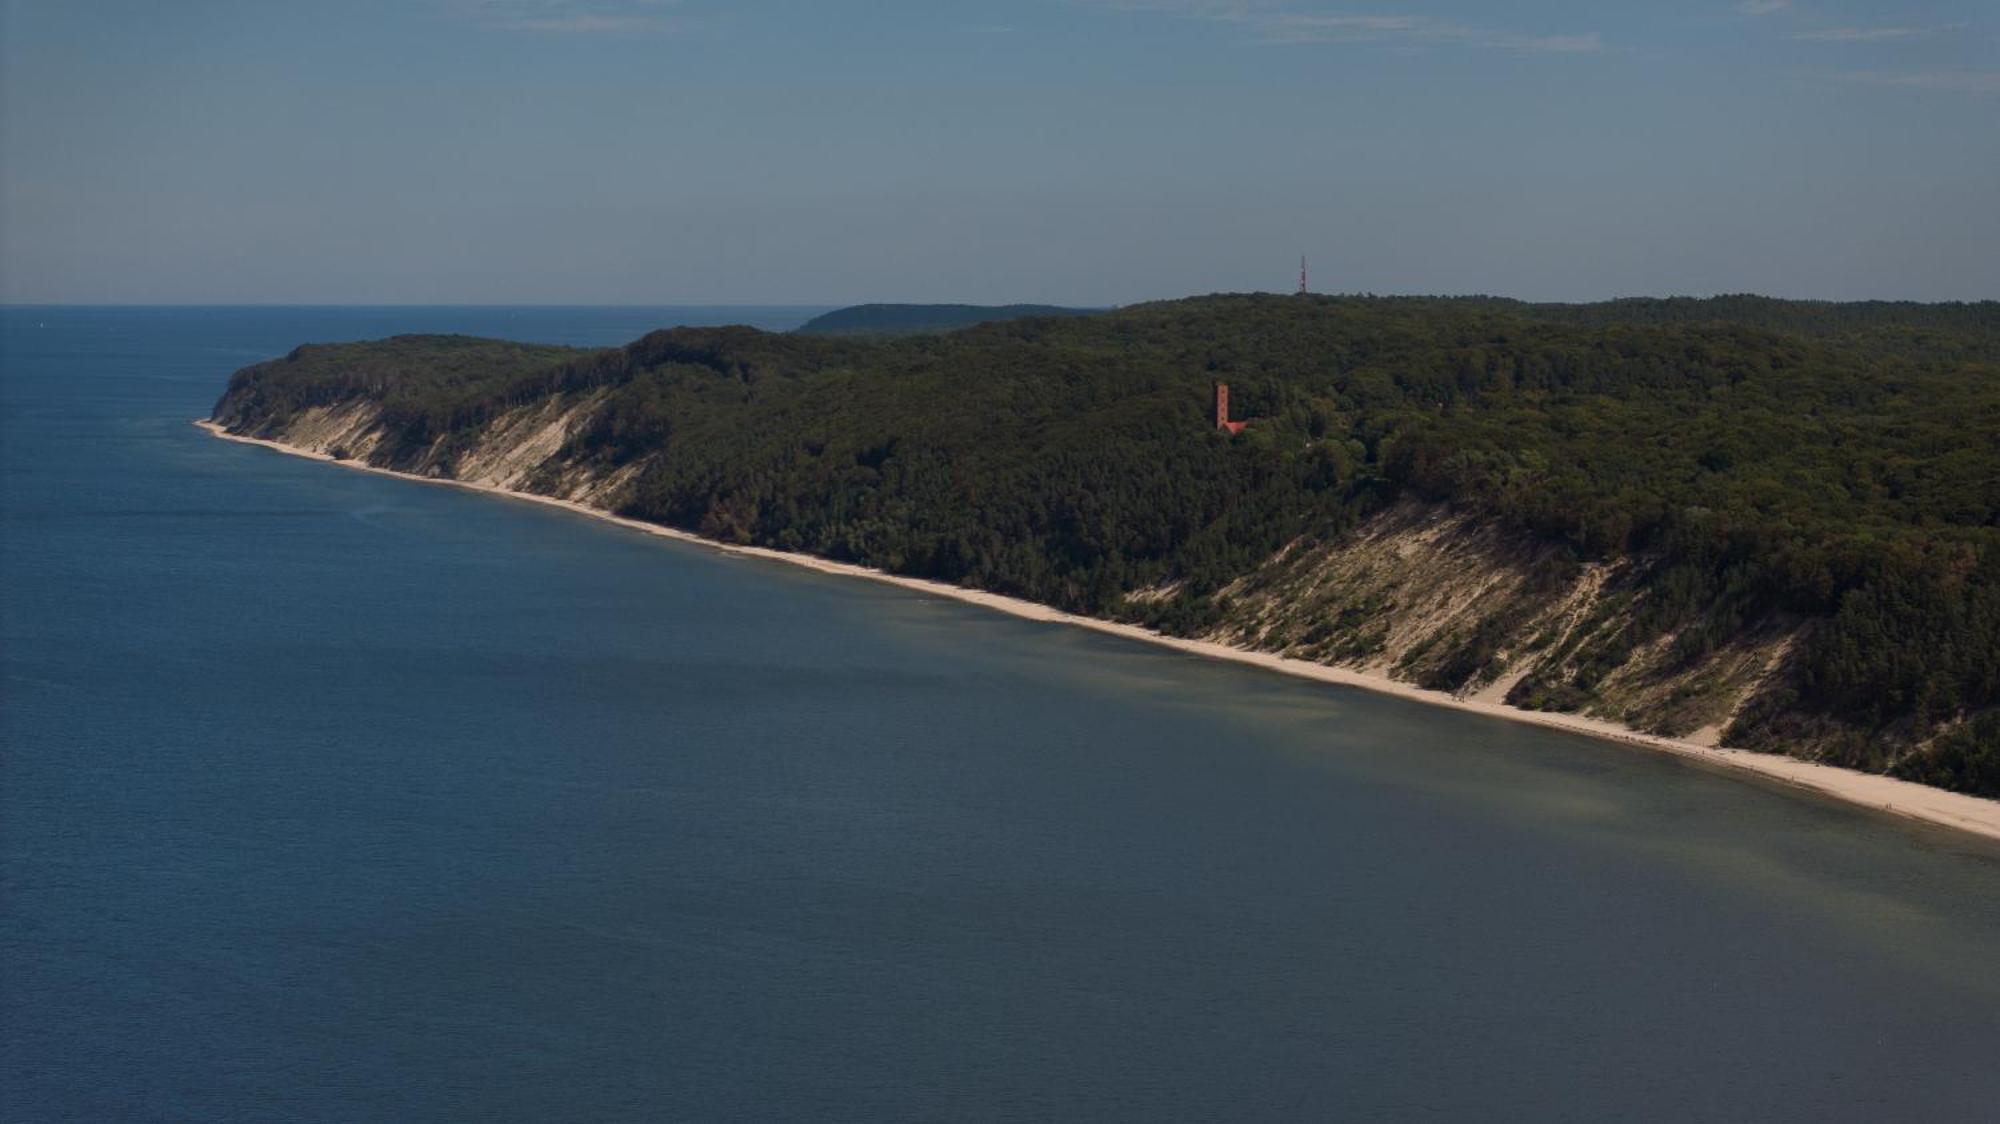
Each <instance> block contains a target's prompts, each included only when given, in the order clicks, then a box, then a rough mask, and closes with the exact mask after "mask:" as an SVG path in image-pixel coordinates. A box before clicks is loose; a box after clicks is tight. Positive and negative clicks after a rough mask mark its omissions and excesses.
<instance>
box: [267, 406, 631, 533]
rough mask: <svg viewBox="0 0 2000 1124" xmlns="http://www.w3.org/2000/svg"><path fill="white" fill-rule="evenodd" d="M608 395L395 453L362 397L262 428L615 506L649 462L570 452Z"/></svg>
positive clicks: (474, 480)
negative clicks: (597, 461)
mask: <svg viewBox="0 0 2000 1124" xmlns="http://www.w3.org/2000/svg"><path fill="white" fill-rule="evenodd" d="M602 403H603V395H602V393H594V394H587V395H582V396H578V397H567V396H558V397H553V398H549V399H546V400H544V401H542V402H539V403H536V404H534V405H531V406H523V407H520V408H517V409H514V410H509V411H507V412H505V413H503V414H501V415H499V416H498V417H496V418H494V419H493V420H492V421H491V422H490V423H488V424H487V425H486V426H485V427H483V428H482V429H480V430H479V431H478V433H477V435H476V436H475V437H474V438H472V439H471V440H470V442H467V441H465V440H464V439H460V440H458V441H457V442H453V441H452V440H451V439H449V438H439V439H438V440H437V441H434V442H432V443H431V445H430V446H429V447H427V448H425V449H422V450H420V451H418V452H416V453H414V454H412V453H408V452H404V453H401V454H394V453H392V452H391V450H390V449H389V446H388V444H387V443H386V442H385V441H384V429H383V424H382V410H381V407H380V406H379V405H378V404H376V403H374V402H368V401H360V400H357V401H353V402H347V403H342V404H340V405H337V406H314V407H311V408H309V409H306V410H302V411H300V412H299V413H298V414H296V415H295V416H293V417H292V418H291V419H290V420H289V421H287V422H286V423H285V424H283V425H282V426H279V427H276V428H275V429H273V430H272V431H270V432H260V433H259V435H260V436H264V437H267V438H269V439H270V440H272V441H276V442H278V443H280V444H283V445H287V446H290V447H292V448H296V449H302V450H304V451H306V452H310V453H318V454H320V455H322V456H330V457H334V458H336V459H340V460H357V461H361V462H363V463H365V464H369V465H373V466H374V467H377V468H387V469H393V470H395V471H397V472H406V473H409V474H411V475H414V476H429V477H449V478H451V479H454V480H462V481H465V482H466V483H469V484H480V485H485V486H488V487H493V488H502V489H505V490H507V491H513V492H532V493H535V494H537V495H550V496H555V497H557V498H560V499H566V500H572V501H575V502H578V503H584V504H588V505H590V506H593V507H602V508H605V509H607V510H609V509H611V508H613V507H615V506H616V505H617V500H618V493H620V492H621V491H622V490H623V488H624V486H625V485H626V484H628V483H630V482H631V480H632V478H633V477H634V476H636V475H638V473H639V472H640V471H641V470H642V469H643V467H644V462H643V461H640V462H634V463H632V464H628V465H624V466H622V467H620V468H618V469H616V470H609V471H606V470H598V469H595V468H593V467H591V466H586V465H582V464H577V463H573V462H571V461H570V460H568V459H567V458H565V457H564V456H563V449H564V446H565V445H566V444H567V443H568V442H569V439H570V438H571V437H572V436H574V435H575V434H576V433H577V431H578V430H580V429H581V428H582V427H584V426H585V425H587V424H589V422H590V419H591V416H592V415H593V413H594V412H595V411H596V409H597V408H598V407H599V406H600V405H602Z"/></svg>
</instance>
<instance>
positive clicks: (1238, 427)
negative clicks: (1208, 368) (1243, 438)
mask: <svg viewBox="0 0 2000 1124" xmlns="http://www.w3.org/2000/svg"><path fill="white" fill-rule="evenodd" d="M1246 424H1248V423H1246V422H1240V421H1230V420H1229V384H1228V383H1226V382H1219V383H1216V384H1215V428H1217V429H1220V430H1223V431H1224V432H1227V433H1241V432H1243V427H1244V426H1245V425H1246Z"/></svg>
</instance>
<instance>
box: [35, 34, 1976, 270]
mask: <svg viewBox="0 0 2000 1124" xmlns="http://www.w3.org/2000/svg"><path fill="white" fill-rule="evenodd" d="M0 2H4V3H5V7H4V21H5V23H4V26H0V41H4V52H5V54H4V59H0V83H4V89H0V95H4V100H0V155H3V156H4V158H5V159H4V163H0V168H4V170H0V208H4V209H0V235H4V242H0V299H4V300H6V301H9V302H139V303H148V302H160V303H202V302H218V303H220V302H326V303H350V302H352V303H399V302H414V303H485V302H493V303H511V302H519V303H715V304H722V303H739V302H740V303H792V302H797V303H829V304H832V303H846V302H850V301H863V300H940V301H943V300H964V301H1006V300H1051V301H1062V302H1071V303H1087V304H1110V303H1125V302H1129V301H1135V300H1142V299H1149V298H1156V297H1169V296H1178V295H1183V294H1187V293H1195V292H1210V291H1217V290H1242V289H1279V290H1282V289H1286V288H1289V287H1290V286H1291V285H1292V284H1293V279H1294V275H1295V273H1296V270H1297V258H1298V255H1299V254H1300V253H1302V252H1303V253H1307V254H1310V255H1311V256H1312V259H1313V272H1314V281H1315V287H1316V288H1318V289H1321V290H1324V291H1349V292H1352V291H1369V292H1450V293H1465V292H1490V293H1499V294H1504V295H1510V296H1520V297H1527V298H1536V299H1595V298H1601V297H1609V296H1617V295H1631V294H1641V293H1656V294H1657V293H1713V292H1738V291H1758V292H1769V293H1775V294H1779V295H1787V296H1802V297H1825V298H1859V297H1912V298H1920V299H1974V298H1996V297H2000V4H1996V3H1994V2H1993V0H1976V2H1975V0H1937V2H1930V3H1914V2H1912V3H1876V4H1862V3H1844V2H1837V0H1791V2H1789V3H1787V2H1782V0H1750V2H1748V3H1743V2H1737V0H1720V2H1715V3H1710V2H1707V0H1680V2H1675V3H1645V4H1636V3H1635V4H1622V5H1621V4H1604V3H1581V2H1567V0H1528V2H1523V3H1510V4H1499V3H1465V2H1458V3H1447V2H1439V3H1409V4H1406V3H1395V2H1390V0H1384V2H1381V3H1365V2H1364V3H1355V4H1343V3H1333V2H1321V0H1297V2H1289V0H1286V2H1280V0H1272V2H1260V0H1234V2H1229V0H1018V2H1013V3H957V2H952V0H931V2H928V3H920V2H902V0H870V2H867V3H860V2H850V0H813V2H805V0H794V2H784V0H740V2H735V3H723V2H718V0H679V2H672V0H655V2H646V0H403V2H400V3H388V2H371V0H351V2H346V3H325V2H321V3H304V2H287V0H238V2H209V0H177V2H175V3H156V2H145V3H114V2H110V0H0Z"/></svg>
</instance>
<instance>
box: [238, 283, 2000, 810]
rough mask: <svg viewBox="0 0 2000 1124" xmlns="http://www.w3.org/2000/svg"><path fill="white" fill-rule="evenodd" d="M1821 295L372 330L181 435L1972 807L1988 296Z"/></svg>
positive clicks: (316, 354) (314, 354)
mask: <svg viewBox="0 0 2000 1124" xmlns="http://www.w3.org/2000/svg"><path fill="white" fill-rule="evenodd" d="M1591 307H1593V308H1601V307H1602V306H1591ZM1758 307H1759V311H1760V314H1762V315H1765V316H1767V317H1768V316H1769V315H1771V314H1772V309H1771V308H1770V307H1768V306H1765V305H1759V306H1758ZM1841 307H1843V306H1834V307H1833V308H1832V309H1826V308H1819V307H1817V306H1815V307H1814V308H1812V309H1810V310H1808V311H1810V312H1811V314H1812V316H1813V317H1815V318H1816V319H1815V323H1823V324H1826V325H1830V327H1829V328H1828V329H1827V330H1825V331H1821V330H1818V329H1813V330H1808V329H1806V328H1804V327H1801V328H1800V329H1799V330H1796V331H1792V332H1774V331H1771V330H1769V329H1767V328H1749V327H1745V326H1743V325H1738V324H1731V323H1728V322H1726V321H1718V322H1714V323H1697V324H1689V323H1684V322H1679V321H1684V320H1686V319H1687V316H1688V311H1687V309H1686V308H1685V307H1682V306H1674V307H1673V308H1672V309H1671V315H1672V318H1673V319H1674V320H1675V321H1676V322H1674V323H1669V324H1651V323H1637V324H1632V323H1613V324H1611V325H1609V326H1605V325H1599V324H1594V323H1552V322H1551V317H1550V316H1549V315H1547V314H1545V313H1543V312H1540V311H1537V310H1536V309H1535V308H1531V307H1529V306H1507V307H1503V308H1497V309H1496V308H1495V307H1493V304H1492V302H1465V301H1430V302H1424V301H1403V300H1394V301H1371V300H1319V299H1304V300H1301V299H1297V298H1204V299H1201V300H1193V301H1185V302H1171V303H1169V304H1165V305H1157V306H1142V307H1141V308H1138V309H1128V310H1121V311H1120V312H1118V313H1110V314H1105V315H1103V316H1098V317H1091V318H1088V319H1083V320H1073V321H1037V320H1028V321H1021V322H1017V323H1013V324H991V325H986V326H984V327H978V328H974V329H970V330H968V331H965V332H960V333H955V334H953V335H950V336H936V337H922V338H913V339H908V340H880V341H860V340H812V339H802V338H800V337H797V336H771V335H767V334H764V333H759V332H755V331H751V330H749V329H702V330H694V329H686V330H677V331H672V332H659V333H654V334H653V335H650V336H647V337H646V338H644V339H642V340H639V341H636V342H635V343H634V344H632V345H629V346H628V347H625V348H619V349H610V350H608V351H602V352H588V353H577V352H569V351H564V350H561V349H533V348H525V347H520V346H518V345H508V344H499V343H495V342H493V341H465V340H458V339H447V340H442V341H440V340H436V339H431V340H411V339H401V340H391V341H382V342H380V343H375V344H357V345H343V346H336V347H327V348H312V349H302V350H301V351H299V352H295V353H293V355H291V356H288V357H287V358H286V359H283V360H277V361H273V362H272V363H268V364H260V365H258V366H256V367H252V368H249V369H246V370H245V371H243V372H240V373H239V374H238V375H237V376H236V378H235V379H234V380H232V383H231V387H230V390H229V392H228V393H227V394H225V395H224V397H223V399H222V401H221V402H220V403H219V404H218V406H217V408H216V414H215V416H216V419H217V421H218V422H220V423H221V424H222V425H223V426H224V427H225V428H227V429H229V430H230V431H231V432H236V433H242V434H248V435H252V436H258V437H264V438H269V439H274V440H277V441H280V442H283V443H285V444H287V445H290V446H294V447H299V448H303V449H308V450H312V451H318V452H322V453H326V454H329V455H333V456H338V457H346V458H352V459H356V460H359V461H362V462H365V463H367V464H369V465H372V466H375V467H380V468H386V469H392V470H395V471H401V472H408V473H412V474H416V475H422V476H430V477H446V478H451V479H457V480H463V481H469V482H476V483H482V484H488V485H491V486H495V487H502V488H508V489H513V490H519V491H525V492H531V493H535V494H540V495H547V496H555V497H560V498H564V499H569V500H573V501H577V502H581V503H585V504H588V505H591V506H594V507H599V508H602V509H604V510H607V511H612V512H616V513H619V514H622V515H625V516H628V517H632V518H638V519H642V520H646V521H650V522H654V523H658V524H662V525H666V526H670V527H676V528H680V529H684V530H688V531H692V532H696V533H699V534H702V535H705V536H707V537H710V538H714V539H717V540H720V541H724V542H730V543H744V544H757V545H761V546H768V547H773V548H777V549H782V550H792V551H802V552H806V553H812V554H816V555H820V556H822V557H827V558H831V559H835V560H839V561H847V562H857V563H861V564H865V565H869V566H874V567H878V568H880V569H883V570H886V571H889V572H891V573H895V574H905V575H911V576H918V577H926V578H934V579H939V580H943V581H947V582H951V583H955V584H959V585H964V586H968V587H972V588H979V589H986V590H991V591H994V592H998V593H1003V594H1009V595H1014V596H1020V597H1025V598H1028V599H1031V600H1034V601H1038V602H1041V603H1045V604H1049V605H1053V606H1056V607H1058V608H1061V609H1063V610H1066V611H1072V612H1080V613H1085V614H1089V615H1094V616H1097V617H1102V618H1109V619H1114V620H1121V621H1127V622H1131V623H1135V624H1141V625H1144V626H1147V627H1151V628H1156V629H1158V630H1161V631H1163V632H1166V633H1168V634H1171V635H1178V636H1186V637H1195V638H1203V639H1208V640H1214V641H1218V642H1222V643H1227V644H1230V645H1235V646H1238V647H1243V648H1248V649H1254V650H1258V651H1267V652H1273V653H1279V654H1284V655H1287V656H1290V657H1293V658H1297V659H1305V660H1311V661H1315V662H1318V663H1323V664H1329V665H1334V666H1341V667H1349V668H1354V669H1357V670H1361V671H1365V672H1371V673H1376V674H1381V675H1387V676H1391V677H1394V678H1397V679H1400V680H1403V681H1406V682H1410V683H1414V684H1418V685H1421V686H1424V687H1428V688H1432V689H1437V690H1442V691H1448V692H1452V693H1455V694H1457V695H1459V696H1461V697H1465V698H1471V699H1479V700H1485V701H1504V702H1506V703H1508V704H1510V705H1513V706H1517V707H1523V708H1530V709H1540V710H1548V711H1560V712H1567V713H1574V714H1580V715H1588V716H1592V717H1596V718H1601V719H1606V720H1610V721H1615V722H1618V723H1622V724H1624V725H1626V726H1628V727H1630V728H1633V729H1635V730H1640V731H1645V732H1650V733H1656V734H1665V735H1672V736H1675V737H1680V738H1686V739H1689V740H1692V741H1695V742H1697V743H1702V744H1716V743H1722V744H1728V745H1733V746H1741V747H1750V748H1757V749H1764V750H1774V751H1782V752H1787V753H1792V754H1796V755H1799V756H1802V757H1806V758H1809V759H1813V760H1819V761H1825V762H1829V763H1836V764H1842V765H1847V766H1850V767H1855V768H1861V769H1865V770H1869V771H1878V772H1880V771H1887V772H1891V773H1894V774H1897V775H1902V776H1906V777H1911V778H1915V779H1921V780H1925V781H1928V782H1930V783H1937V784H1942V785H1945V786H1948V787H1952V788H1957V789H1961V790H1965V791H1971V792H1978V793H1986V794H1993V793H2000V769H1996V764H1995V763H1996V762H2000V718H1996V717H1995V715H1996V711H1995V707H1996V704H2000V523H1996V520H1995V511H1996V509H2000V494H1996V493H2000V485H1996V481H2000V463H1996V462H1997V461H2000V454H1996V452H1995V450H1996V449H2000V377H1996V372H1995V370H1994V368H1993V367H1992V365H1991V364H1990V362H1989V361H1988V360H1987V359H1986V358H1985V356H1986V355H1987V354H1989V353H1990V351H1991V340H1990V339H1989V338H1988V336H1987V330H1986V329H1985V328H1984V326H1983V323H1982V322H1981V319H1980V318H1981V317H1984V316H1986V315H1987V314H1988V310H1985V309H1983V308H1980V307H1978V306H1970V312H1965V311H1963V310H1961V311H1959V312H1955V313H1953V315H1954V316H1957V317H1959V318H1960V319H1964V318H1966V317H1970V318H1971V319H1972V321H1974V322H1973V323H1972V324H1971V325H1970V326H1963V325H1961V326H1960V327H1958V328H1956V329H1940V328H1937V327H1936V326H1935V321H1936V320H1937V316H1936V314H1935V312H1934V310H1932V309H1931V306H1916V307H1917V308H1918V310H1919V313H1918V315H1921V316H1923V317H1925V318H1927V321H1928V323H1926V325H1924V326H1923V327H1922V330H1921V331H1920V332H1914V333H1913V331H1912V330H1911V327H1910V325H1909V324H1908V323H1906V322H1904V320H1899V319H1898V317H1908V316H1909V315H1911V314H1910V313H1908V312H1907V310H1904V309H1903V308H1902V306H1891V307H1890V308H1889V309H1888V310H1886V311H1885V310H1882V309H1868V308H1862V309H1859V310H1857V311H1854V312H1852V314H1851V316H1843V315H1842V314H1841V313H1840V312H1839V309H1840V308H1841ZM1656 311H1657V310H1652V309H1649V308H1648V307H1647V306H1643V305H1642V306H1639V307H1638V309H1637V312H1638V313H1640V314H1648V313H1650V312H1656ZM1559 312H1560V316H1559V317H1556V318H1557V319H1569V320H1589V319H1592V318H1594V317H1595V316H1598V315H1610V314H1609V313H1601V312H1590V310H1589V309H1588V308H1586V309H1581V310H1579V309H1576V308H1573V307H1570V306H1564V307H1563V308H1562V309H1561V310H1559ZM1778 312H1780V313H1782V312H1784V309H1783V308H1782V307H1780V308H1779V309H1778ZM1218 377H1227V378H1228V379H1230V380H1231V381H1232V383H1233V385H1234V386H1235V388H1236V394H1237V401H1238V402H1239V403H1240V404H1241V407H1240V409H1239V414H1241V415H1243V416H1248V417H1250V418H1252V419H1253V424H1252V426H1251V428H1250V429H1249V430H1247V431H1246V432H1244V433H1243V434H1242V435H1240V436H1230V435H1227V434H1222V433H1218V432H1216V431H1215V430H1214V429H1213V425H1212V422H1211V421H1209V420H1208V419H1207V418H1206V417H1205V410H1206V406H1207V393H1206V390H1207V384H1208V383H1209V382H1210V381H1211V380H1213V379H1215V378H1218Z"/></svg>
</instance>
